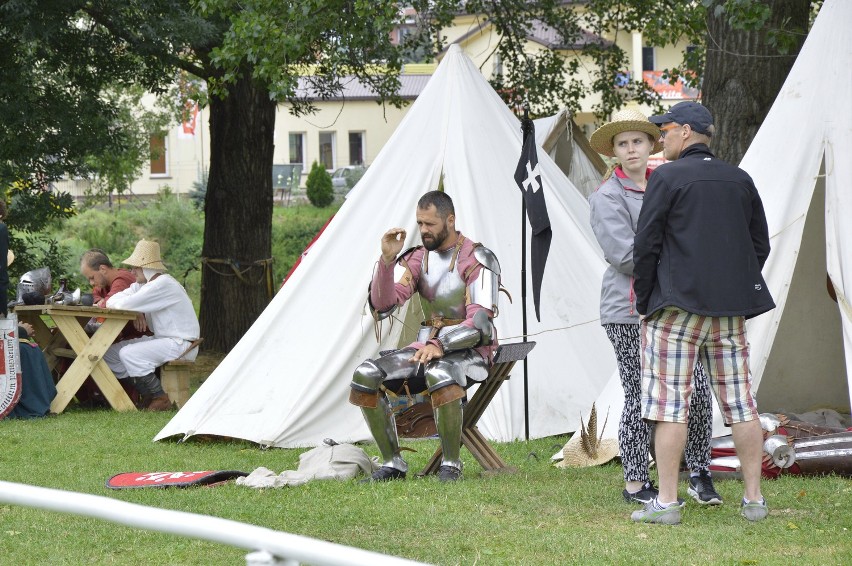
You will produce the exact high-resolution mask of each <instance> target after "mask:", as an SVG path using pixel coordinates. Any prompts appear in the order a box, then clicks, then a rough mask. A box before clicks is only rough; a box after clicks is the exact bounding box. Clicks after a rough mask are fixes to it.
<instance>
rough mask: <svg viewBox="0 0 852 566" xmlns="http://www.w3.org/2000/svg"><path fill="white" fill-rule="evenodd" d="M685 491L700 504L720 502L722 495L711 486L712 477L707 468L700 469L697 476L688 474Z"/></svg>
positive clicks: (716, 503)
mask: <svg viewBox="0 0 852 566" xmlns="http://www.w3.org/2000/svg"><path fill="white" fill-rule="evenodd" d="M686 492H687V493H688V494H689V495H690V496H692V498H693V499H694V500H696V501H697V502H698V503H699V504H701V505H721V504H722V496H721V495H719V493H718V492H717V491H716V490H715V489H714V488H713V478H712V477H710V472H708V471H707V470H701V472H699V474H698V475H697V476H690V478H689V487H688V488H687V489H686Z"/></svg>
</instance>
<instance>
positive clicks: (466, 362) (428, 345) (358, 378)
mask: <svg viewBox="0 0 852 566" xmlns="http://www.w3.org/2000/svg"><path fill="white" fill-rule="evenodd" d="M417 226H418V228H419V230H420V237H421V240H422V241H423V245H422V246H416V247H414V248H411V249H409V250H407V251H406V252H404V253H402V254H400V251H401V250H402V246H403V242H404V241H405V236H406V232H405V230H404V229H402V228H391V229H390V230H388V231H387V232H385V234H384V236H382V256H381V258H380V259H379V261H378V263H377V264H376V269H375V271H374V274H373V280H372V283H371V285H370V291H369V299H368V303H369V306H370V310H371V311H372V313H373V316H374V317H375V319H376V321H377V322H378V321H380V320H383V319H385V318H387V317H389V316H391V315H392V314H393V312H394V311H395V310H396V309H397V308H398V307H400V306H402V305H403V304H404V303H405V301H407V300H408V299H409V298H410V297H411V296H412V295H413V294H414V293H415V292H417V293H419V294H420V302H421V304H422V307H423V314H424V317H425V320H424V321H423V322H422V323H421V328H420V331H419V333H418V335H417V341H416V342H414V343H412V344H410V345H409V346H407V347H405V348H403V349H401V350H396V351H394V352H392V353H389V354H387V355H384V356H382V357H380V358H378V359H374V360H366V361H365V362H364V363H362V364H361V365H359V366H358V368H357V369H356V370H355V374H354V376H353V377H352V384H351V391H350V396H349V401H350V402H351V403H352V404H353V405H357V406H359V407H361V411H362V412H363V414H364V418H365V420H366V421H367V426H368V427H369V428H370V432H371V433H372V435H373V438H375V440H376V444H377V445H378V447H379V451H380V452H381V454H382V467H381V468H379V469H378V470H377V471H376V472H374V473H373V475H372V476H371V478H369V479H368V480H367V481H387V480H393V479H402V478H404V477H405V475H406V472H407V471H408V465H407V464H406V462H405V460H404V459H403V458H402V455H401V454H400V450H399V439H398V436H397V432H396V423H395V421H394V418H393V415H392V414H391V411H390V407H389V405H388V402H387V399H386V398H385V395H384V394H383V391H382V389H384V385H383V384H385V383H386V382H391V381H395V382H400V381H404V382H405V381H407V380H409V379H416V378H422V379H423V380H424V381H425V386H426V387H427V391H428V392H429V395H430V397H431V399H432V408H433V411H434V414H435V426H436V428H437V430H438V435H439V436H440V439H441V449H442V451H443V459H442V461H441V467H440V469H439V470H438V478H439V479H440V480H441V481H455V480H458V479H460V478H461V475H462V462H461V456H460V451H461V432H462V400H463V399H464V397H465V389H464V387H465V385H466V384H467V380H468V379H471V380H474V381H482V380H484V379H485V378H486V377H487V375H488V368H489V367H490V365H491V361H492V357H493V354H494V350H495V349H496V348H497V339H496V334H495V332H494V328H493V326H492V323H491V319H492V318H494V317H495V316H497V293H498V291H499V288H500V283H499V275H500V266H499V264H498V263H497V258H496V257H495V256H494V254H493V253H492V252H491V250H489V249H488V248H486V247H484V246H482V245H481V244H478V243H474V242H473V241H472V240H470V239H468V238H466V237H465V236H463V235H462V233H461V232H459V231H457V230H456V227H455V209H454V207H453V201H452V199H451V198H450V197H449V196H447V195H446V194H445V193H443V192H441V191H431V192H428V193H426V194H425V195H423V196H422V197H421V198H420V200H419V201H418V203H417Z"/></svg>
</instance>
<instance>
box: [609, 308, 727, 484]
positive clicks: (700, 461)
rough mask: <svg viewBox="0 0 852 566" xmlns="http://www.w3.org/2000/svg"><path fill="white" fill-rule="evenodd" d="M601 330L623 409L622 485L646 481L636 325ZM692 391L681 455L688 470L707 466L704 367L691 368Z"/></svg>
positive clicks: (646, 430)
mask: <svg viewBox="0 0 852 566" xmlns="http://www.w3.org/2000/svg"><path fill="white" fill-rule="evenodd" d="M603 327H604V330H605V331H606V335H607V336H608V337H609V340H610V342H612V346H613V348H614V349H615V358H616V361H617V363H618V373H619V375H620V376H621V387H622V389H623V390H624V409H623V410H622V412H621V420H620V421H619V425H618V449H619V452H620V453H621V465H622V468H623V471H624V481H641V482H646V481H648V477H649V476H648V452H649V449H650V444H651V436H650V428H651V427H650V425H649V424H648V423H647V421H645V420H643V419H642V407H641V403H642V367H641V340H640V336H639V325H638V324H604V325H603ZM693 384H694V391H693V395H692V397H691V400H690V405H689V416H690V419H689V422H688V432H687V441H686V451H685V453H684V455H685V459H686V465H687V467H688V468H689V469H690V470H699V469H706V468H708V467H709V466H710V439H711V437H712V435H713V409H712V406H711V396H710V387H709V386H708V384H707V376H706V375H705V373H704V367H703V366H702V365H701V364H700V363H699V364H696V366H695V372H694V381H693Z"/></svg>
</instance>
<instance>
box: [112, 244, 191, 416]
mask: <svg viewBox="0 0 852 566" xmlns="http://www.w3.org/2000/svg"><path fill="white" fill-rule="evenodd" d="M122 263H123V264H125V265H128V266H130V267H131V268H132V271H133V274H134V275H135V276H136V283H133V284H132V285H131V286H130V287H128V288H127V289H125V290H124V291H121V292H120V293H116V294H115V295H113V296H112V297H110V298H109V299H108V300H107V305H106V306H107V307H109V308H114V309H125V310H132V311H138V312H141V313H143V314H144V315H145V323H146V325H147V328H148V330H150V331H151V332H152V333H153V336H142V337H141V338H134V339H132V340H125V341H123V342H118V343H116V344H113V345H112V346H110V348H109V349H108V350H107V352H106V354H104V361H105V362H106V363H107V365H108V366H109V367H110V369H112V371H113V373H115V376H116V377H117V378H119V379H127V378H130V379H132V380H133V385H134V387H136V389H137V390H138V391H139V393H140V394H141V395H142V408H144V409H145V410H148V411H167V410H169V409H171V408H172V403H171V401H170V400H169V397H168V395H166V393H165V391H163V387H162V385H161V384H160V380H159V379H157V376H156V374H155V373H154V370H155V369H156V368H157V367H159V366H161V365H163V364H165V363H166V362H170V361H172V360H176V359H178V358H179V357H182V358H184V359H190V360H194V359H195V356H196V355H197V354H198V350H197V349H193V350H190V351H189V352H187V349H188V348H189V347H190V345H191V344H192V342H194V341H195V340H197V339H198V335H199V333H200V329H199V326H198V318H197V317H196V316H195V308H193V306H192V301H191V300H190V298H189V295H187V294H186V290H185V289H184V288H183V286H182V285H181V284H180V283H178V282H177V280H175V278H174V277H172V276H171V275H169V274H168V273H166V266H165V265H164V264H163V261H162V258H161V257H160V245H159V244H158V243H157V242H152V241H150V240H140V241H139V242H138V243H137V244H136V249H135V250H133V254H131V256H130V257H129V258H127V259H125V260H124V261H123V262H122Z"/></svg>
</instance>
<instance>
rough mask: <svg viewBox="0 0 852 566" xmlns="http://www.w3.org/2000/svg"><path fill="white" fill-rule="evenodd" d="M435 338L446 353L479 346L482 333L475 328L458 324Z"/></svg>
mask: <svg viewBox="0 0 852 566" xmlns="http://www.w3.org/2000/svg"><path fill="white" fill-rule="evenodd" d="M436 340H437V341H438V342H439V343H440V344H441V349H443V350H444V353H445V354H446V353H447V352H453V351H455V350H467V349H468V348H475V347H477V346H479V343H480V342H481V341H482V333H481V332H480V331H479V330H478V329H477V328H469V327H467V326H459V327H456V328H453V329H452V330H450V331H449V332H447V333H446V334H444V335H442V336H438V337H437V338H436Z"/></svg>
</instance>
